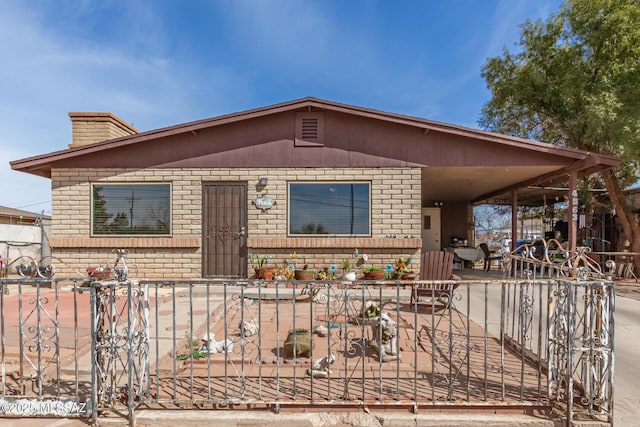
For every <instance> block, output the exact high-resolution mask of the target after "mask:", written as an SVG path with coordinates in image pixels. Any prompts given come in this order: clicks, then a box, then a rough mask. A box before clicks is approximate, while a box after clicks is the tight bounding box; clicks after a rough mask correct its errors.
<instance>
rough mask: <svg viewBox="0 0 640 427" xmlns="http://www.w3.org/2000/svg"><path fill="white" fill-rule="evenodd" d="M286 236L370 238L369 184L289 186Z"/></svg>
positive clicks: (294, 183)
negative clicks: (287, 234)
mask: <svg viewBox="0 0 640 427" xmlns="http://www.w3.org/2000/svg"><path fill="white" fill-rule="evenodd" d="M288 206H289V230H288V231H289V235H318V234H321V235H342V236H368V235H371V184H370V183H368V182H313V183H311V182H291V183H289V205H288Z"/></svg>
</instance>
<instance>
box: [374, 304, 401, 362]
mask: <svg viewBox="0 0 640 427" xmlns="http://www.w3.org/2000/svg"><path fill="white" fill-rule="evenodd" d="M371 330H372V333H373V340H372V341H371V343H370V345H371V348H373V350H374V351H375V352H376V353H378V357H379V360H381V361H382V362H389V361H391V360H397V359H398V357H399V356H400V354H399V353H398V323H397V322H395V321H394V320H393V319H392V318H391V316H390V315H389V313H387V312H384V313H382V314H381V315H380V316H378V317H374V318H373V319H371Z"/></svg>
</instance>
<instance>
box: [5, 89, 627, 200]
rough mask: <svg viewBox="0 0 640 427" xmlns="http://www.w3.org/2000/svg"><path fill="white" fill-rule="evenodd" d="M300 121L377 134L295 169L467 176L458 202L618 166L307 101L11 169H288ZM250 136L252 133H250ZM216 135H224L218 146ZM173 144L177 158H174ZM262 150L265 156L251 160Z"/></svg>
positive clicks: (573, 152)
mask: <svg viewBox="0 0 640 427" xmlns="http://www.w3.org/2000/svg"><path fill="white" fill-rule="evenodd" d="M305 111H306V112H322V113H324V114H327V115H330V116H331V117H334V118H340V117H344V118H345V119H344V120H337V121H334V122H335V123H336V125H335V126H334V127H335V128H336V130H335V132H334V139H339V138H338V137H335V133H337V132H339V131H340V130H342V131H344V130H345V129H347V128H349V127H350V126H351V125H352V124H353V126H355V127H356V128H357V129H358V130H359V132H360V133H362V132H361V131H362V129H363V127H364V126H367V127H371V128H375V132H370V133H369V134H368V135H366V138H368V139H366V138H365V136H362V135H360V134H356V135H355V136H354V134H355V133H356V132H354V131H353V130H350V131H349V132H350V134H349V135H348V136H345V141H346V139H347V138H349V141H348V142H345V141H343V142H342V143H338V144H333V145H332V144H331V143H328V144H327V145H326V146H325V147H323V151H322V152H323V153H324V154H323V155H322V156H318V155H317V153H318V152H310V151H307V152H306V153H313V154H306V155H303V156H300V155H297V154H296V155H295V156H293V157H295V158H296V159H298V160H300V158H301V157H302V158H303V159H302V160H303V162H302V163H301V166H302V167H323V166H324V167H326V166H331V165H333V166H335V167H347V166H350V167H376V166H380V167H381V166H407V165H410V166H422V167H425V174H426V175H427V177H428V178H429V181H430V182H431V183H432V184H433V183H434V182H441V183H443V184H446V183H447V182H459V181H461V178H460V175H461V174H462V175H467V182H466V184H460V185H459V188H460V189H462V187H463V186H464V185H467V186H469V183H474V182H475V183H476V184H483V186H482V185H477V187H478V188H477V189H476V190H474V191H471V192H469V191H467V192H463V191H460V194H459V195H458V196H456V197H467V200H469V199H472V200H480V199H481V198H487V197H490V196H496V195H498V194H499V193H500V192H502V191H506V190H508V189H510V188H512V187H513V188H515V187H518V186H523V185H530V184H543V185H546V184H549V183H552V182H555V181H557V180H559V179H564V178H563V177H566V173H567V172H568V171H569V170H576V171H578V172H579V173H581V174H590V173H592V172H595V171H598V170H602V169H605V168H610V167H616V166H618V164H619V163H620V161H619V159H617V158H615V157H611V156H604V155H598V154H594V153H590V152H585V151H582V150H577V149H570V148H564V147H558V146H555V145H551V144H547V143H542V142H537V141H531V140H527V139H523V138H517V137H512V136H508V135H502V134H498V133H493V132H486V131H481V130H477V129H472V128H466V127H463V126H457V125H452V124H448V123H442V122H437V121H432V120H427V119H423V118H418V117H411V116H405V115H401V114H395V113H389V112H384V111H379V110H374V109H369V108H363V107H357V106H353V105H347V104H341V103H337V102H333V101H327V100H322V99H318V98H312V97H307V98H302V99H298V100H293V101H288V102H283V103H279V104H275V105H270V106H266V107H261V108H255V109H251V110H246V111H241V112H237V113H232V114H226V115H222V116H217V117H212V118H208V119H204V120H198V121H193V122H188V123H183V124H179V125H175V126H170V127H165V128H161V129H155V130H150V131H147V132H141V133H138V134H135V135H131V136H125V137H121V138H116V139H112V140H108V141H101V142H97V143H93V144H89V145H85V146H80V147H74V148H68V149H65V150H60V151H56V152H52V153H48V154H43V155H39V156H34V157H30V158H26V159H22V160H16V161H13V162H11V167H12V168H13V169H15V170H19V171H23V172H27V173H31V174H35V175H39V176H44V177H51V169H52V168H56V167H128V166H133V164H132V162H133V161H134V159H138V160H136V161H137V162H138V163H136V164H135V166H136V167H202V166H203V165H205V164H206V165H208V166H210V167H216V165H222V164H224V165H227V166H228V167H233V166H238V167H240V166H242V167H260V166H263V165H264V166H266V167H278V166H286V164H285V163H286V162H288V161H290V160H291V158H292V153H293V151H292V147H293V144H291V141H292V138H293V135H292V129H291V127H292V122H291V120H293V119H292V117H293V114H295V113H296V112H305ZM285 118H286V120H285ZM290 122H291V123H290ZM265 123H269V125H266V124H265ZM251 126H253V127H256V128H257V129H259V131H255V132H249V131H248V129H247V128H249V127H251ZM260 126H262V127H260ZM358 126H359V127H358ZM273 128H278V132H275V131H273ZM337 128H340V129H337ZM230 129H233V131H230ZM239 129H242V132H244V133H239V132H240V130H239ZM411 129H413V130H411ZM223 130H224V132H227V131H228V132H231V133H226V134H225V137H224V138H222V137H217V136H216V135H220V134H221V132H223ZM216 132H217V133H216ZM379 134H384V135H386V136H385V137H380V136H378V135H379ZM201 135H206V137H203V138H201V139H207V142H206V144H205V143H204V142H202V141H201V142H197V141H196V140H197V139H198V137H200V136H201ZM194 137H195V138H194ZM359 138H360V139H362V140H358V139H359ZM365 139H366V140H365ZM211 141H215V143H211ZM229 141H233V142H229ZM376 141H377V142H376ZM149 143H152V144H153V146H150V145H149ZM177 144H180V145H179V146H180V150H176V149H175V148H176V146H177ZM267 144H268V145H269V150H268V151H266V150H263V151H257V150H259V148H258V147H260V146H266V145H267ZM402 145H404V146H406V147H407V148H406V149H405V150H404V151H405V152H404V153H396V151H399V150H397V149H398V147H400V146H402ZM394 150H396V151H394ZM347 151H348V152H350V153H352V155H351V157H350V160H348V161H346V162H345V163H341V162H342V160H340V159H342V157H340V156H339V154H342V155H344V153H345V152H347ZM144 153H146V154H144ZM271 153H275V154H271ZM150 154H153V155H150ZM145 162H146V163H145ZM251 162H254V163H251ZM256 162H257V163H256ZM259 162H262V163H259ZM489 172H490V173H489ZM432 186H434V185H432ZM434 187H435V186H434ZM445 187H449V188H448V189H447V191H442V192H441V193H438V192H437V191H436V192H435V193H434V194H433V197H434V198H435V199H443V198H444V196H445V195H446V194H449V195H451V194H452V192H451V185H445Z"/></svg>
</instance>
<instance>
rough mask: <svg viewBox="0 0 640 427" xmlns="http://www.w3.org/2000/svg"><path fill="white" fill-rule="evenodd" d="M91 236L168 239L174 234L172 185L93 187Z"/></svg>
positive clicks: (97, 185)
mask: <svg viewBox="0 0 640 427" xmlns="http://www.w3.org/2000/svg"><path fill="white" fill-rule="evenodd" d="M91 233H92V235H95V236H102V235H129V236H130V235H136V236H145V235H168V234H170V233H171V185H170V184H166V183H162V184H93V185H92V189H91Z"/></svg>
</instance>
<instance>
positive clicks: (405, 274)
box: [395, 257, 415, 280]
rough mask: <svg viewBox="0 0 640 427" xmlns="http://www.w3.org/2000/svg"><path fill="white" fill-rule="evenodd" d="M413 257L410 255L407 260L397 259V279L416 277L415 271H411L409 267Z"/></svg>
mask: <svg viewBox="0 0 640 427" xmlns="http://www.w3.org/2000/svg"><path fill="white" fill-rule="evenodd" d="M412 258H413V257H409V258H408V259H406V260H405V259H404V258H398V259H397V260H396V265H395V273H396V279H401V280H410V279H414V278H415V273H413V271H409V269H408V267H407V266H408V265H409V263H410V262H411V260H412Z"/></svg>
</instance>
